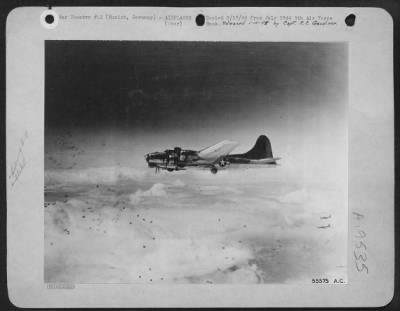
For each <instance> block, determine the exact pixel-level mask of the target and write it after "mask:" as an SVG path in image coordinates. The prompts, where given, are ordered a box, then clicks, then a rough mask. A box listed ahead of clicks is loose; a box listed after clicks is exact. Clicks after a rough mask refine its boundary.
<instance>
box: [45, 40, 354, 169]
mask: <svg viewBox="0 0 400 311" xmlns="http://www.w3.org/2000/svg"><path fill="white" fill-rule="evenodd" d="M45 47H46V49H45V60H46V66H45V135H46V137H49V136H57V135H59V134H58V133H60V132H65V131H66V130H70V129H73V130H74V135H73V139H74V140H75V141H76V142H79V141H81V142H82V144H83V143H84V144H85V146H86V147H85V148H86V149H87V150H92V155H93V156H92V157H91V158H90V159H89V158H88V160H87V163H89V164H90V165H92V164H93V163H94V162H95V161H97V162H99V161H100V158H99V155H101V156H103V157H104V159H103V160H104V161H103V162H102V164H101V165H106V164H107V161H110V160H111V159H114V158H116V157H117V154H118V157H119V159H121V160H120V161H122V162H123V161H125V163H127V164H129V165H132V161H133V159H136V160H135V161H136V162H134V163H138V165H139V164H142V162H143V154H145V153H148V152H152V151H158V150H164V149H166V148H172V147H174V146H181V147H183V148H188V149H193V150H199V149H201V148H204V147H206V146H210V145H212V144H214V143H217V142H219V141H222V140H225V139H228V140H234V141H237V142H239V143H240V145H239V147H238V148H237V149H235V152H246V151H247V150H248V149H249V148H251V147H252V146H253V144H254V142H255V141H256V139H257V137H258V135H260V134H265V135H267V136H268V137H269V138H270V139H271V142H272V149H273V152H274V155H275V156H280V157H282V165H285V166H287V167H289V166H292V167H295V168H301V167H307V170H308V172H309V174H311V175H312V174H314V173H313V172H317V173H320V170H321V168H328V167H331V168H332V170H339V169H338V165H339V163H340V167H341V168H344V167H347V166H346V165H347V164H346V163H347V162H346V159H347V149H346V148H347V140H346V139H347V107H348V54H347V48H348V47H347V44H346V43H343V42H337V43H335V42H332V43H324V42H316V43H302V42H291V43H278V42H252V43H250V42H166V41H163V42H152V41H46V45H45ZM85 137H86V138H85ZM51 141H52V140H49V139H47V141H46V146H47V147H46V148H50V147H51V148H53V147H54V149H55V150H56V149H57V148H58V147H57V146H56V145H54V146H52V143H51ZM84 141H85V142H84ZM104 142H106V145H107V148H109V151H108V153H104V152H103V153H99V152H98V150H100V149H99V146H102V144H103V143H104ZM101 150H102V149H101ZM110 154H112V156H110ZM123 159H125V160H123ZM284 161H285V162H284ZM335 163H337V166H335ZM89 164H88V165H89ZM99 165H100V164H99ZM311 168H314V170H311ZM311 175H310V176H311Z"/></svg>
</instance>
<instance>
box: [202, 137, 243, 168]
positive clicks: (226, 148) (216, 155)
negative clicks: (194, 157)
mask: <svg viewBox="0 0 400 311" xmlns="http://www.w3.org/2000/svg"><path fill="white" fill-rule="evenodd" d="M238 145H239V143H237V142H235V141H229V140H224V141H221V142H219V143H218V144H215V145H212V146H210V147H207V148H205V149H202V150H200V151H199V153H198V155H199V157H200V158H201V159H202V160H205V161H207V162H210V163H214V162H215V161H217V160H218V159H220V158H221V157H224V156H226V155H228V154H229V153H230V152H231V151H232V150H233V149H235V148H236V147H237V146H238Z"/></svg>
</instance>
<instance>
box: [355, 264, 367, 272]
mask: <svg viewBox="0 0 400 311" xmlns="http://www.w3.org/2000/svg"><path fill="white" fill-rule="evenodd" d="M354 263H355V264H356V269H357V271H358V272H362V271H364V270H366V273H367V274H368V267H367V266H366V265H365V264H361V268H360V267H359V266H358V262H357V261H355V262H354Z"/></svg>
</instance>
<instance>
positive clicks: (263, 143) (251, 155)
mask: <svg viewBox="0 0 400 311" xmlns="http://www.w3.org/2000/svg"><path fill="white" fill-rule="evenodd" d="M238 145H239V144H238V143H237V142H234V141H229V140H224V141H221V142H219V143H217V144H215V145H212V146H210V147H207V148H204V149H201V150H199V151H195V150H188V149H182V148H180V147H175V148H174V149H167V150H165V151H162V152H152V153H148V154H146V155H145V159H146V161H147V164H148V166H149V167H154V168H155V169H156V172H158V171H159V170H160V169H164V170H168V171H169V172H172V171H179V170H186V168H187V167H198V168H209V169H210V171H211V173H213V174H216V173H217V172H218V167H219V168H228V167H232V166H238V167H248V166H250V165H251V166H253V165H262V166H264V165H267V166H270V165H277V163H276V161H277V160H279V159H280V158H274V157H273V155H272V148H271V142H270V141H269V139H268V137H267V136H265V135H261V136H259V137H258V139H257V141H256V144H255V145H254V147H253V148H252V149H250V150H249V151H248V152H246V153H242V154H230V152H232V151H233V150H234V149H235V148H236V147H237V146H238Z"/></svg>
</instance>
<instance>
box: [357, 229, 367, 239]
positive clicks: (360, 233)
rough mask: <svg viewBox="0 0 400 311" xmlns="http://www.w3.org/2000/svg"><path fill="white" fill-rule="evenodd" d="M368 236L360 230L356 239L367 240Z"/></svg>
mask: <svg viewBox="0 0 400 311" xmlns="http://www.w3.org/2000/svg"><path fill="white" fill-rule="evenodd" d="M366 236H367V234H366V233H365V231H363V230H358V235H356V236H355V237H356V238H360V239H363V238H365V237H366Z"/></svg>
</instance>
